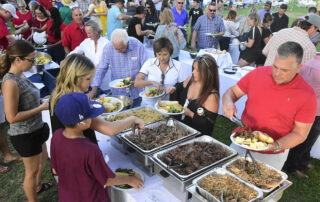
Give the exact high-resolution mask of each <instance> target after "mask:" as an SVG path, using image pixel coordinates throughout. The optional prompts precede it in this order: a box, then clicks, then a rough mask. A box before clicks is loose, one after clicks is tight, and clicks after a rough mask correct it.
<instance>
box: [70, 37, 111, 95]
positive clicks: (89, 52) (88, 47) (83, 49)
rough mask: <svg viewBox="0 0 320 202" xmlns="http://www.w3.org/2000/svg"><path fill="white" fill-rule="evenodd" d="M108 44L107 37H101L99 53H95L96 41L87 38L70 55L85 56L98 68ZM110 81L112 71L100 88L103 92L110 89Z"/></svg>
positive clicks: (105, 77) (108, 73) (107, 74)
mask: <svg viewBox="0 0 320 202" xmlns="http://www.w3.org/2000/svg"><path fill="white" fill-rule="evenodd" d="M108 42H109V40H108V39H107V38H106V37H102V36H100V38H99V39H98V47H97V52H95V46H94V41H93V40H91V39H90V38H86V39H85V40H83V41H82V42H81V44H80V45H79V46H77V47H76V48H75V49H74V50H73V51H71V52H70V53H69V55H70V54H72V53H78V54H84V55H85V56H86V57H88V58H89V59H90V60H91V61H92V62H93V64H94V65H95V66H96V68H97V67H98V65H99V62H100V58H101V56H102V53H103V48H104V46H105V45H106V44H107V43H108ZM110 81H111V71H108V72H107V73H106V75H105V76H104V78H103V82H102V85H101V86H100V88H101V89H103V90H107V89H109V88H110V87H109V83H110Z"/></svg>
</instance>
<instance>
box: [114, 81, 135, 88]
mask: <svg viewBox="0 0 320 202" xmlns="http://www.w3.org/2000/svg"><path fill="white" fill-rule="evenodd" d="M121 81H123V79H116V80H113V81H111V82H110V83H109V86H110V87H111V88H128V87H129V86H130V85H131V84H130V85H127V86H122V87H117V86H116V85H118V84H119V83H120V82H121Z"/></svg>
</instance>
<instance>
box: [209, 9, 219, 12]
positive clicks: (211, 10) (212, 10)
mask: <svg viewBox="0 0 320 202" xmlns="http://www.w3.org/2000/svg"><path fill="white" fill-rule="evenodd" d="M209 11H210V12H216V11H217V10H216V9H209Z"/></svg>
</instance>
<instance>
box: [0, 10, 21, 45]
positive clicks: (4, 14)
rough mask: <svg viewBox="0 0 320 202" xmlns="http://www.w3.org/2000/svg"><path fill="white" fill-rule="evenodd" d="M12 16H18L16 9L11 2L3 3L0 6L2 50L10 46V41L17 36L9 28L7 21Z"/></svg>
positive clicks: (0, 40)
mask: <svg viewBox="0 0 320 202" xmlns="http://www.w3.org/2000/svg"><path fill="white" fill-rule="evenodd" d="M12 18H18V16H17V15H16V9H15V8H14V6H12V5H11V4H3V5H1V7H0V30H1V31H0V51H1V50H2V49H3V50H6V49H7V48H8V46H9V42H10V43H11V42H13V41H14V40H15V38H14V37H13V35H12V34H11V33H10V31H9V30H8V28H7V25H6V23H5V21H8V20H10V19H12Z"/></svg>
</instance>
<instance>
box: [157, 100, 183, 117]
mask: <svg viewBox="0 0 320 202" xmlns="http://www.w3.org/2000/svg"><path fill="white" fill-rule="evenodd" d="M161 102H164V103H165V102H170V101H161ZM154 107H155V108H156V110H158V111H159V112H161V113H163V114H166V115H181V114H183V113H184V109H183V108H182V112H180V113H169V112H167V111H166V110H163V109H159V108H158V102H157V103H156V104H155V105H154Z"/></svg>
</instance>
